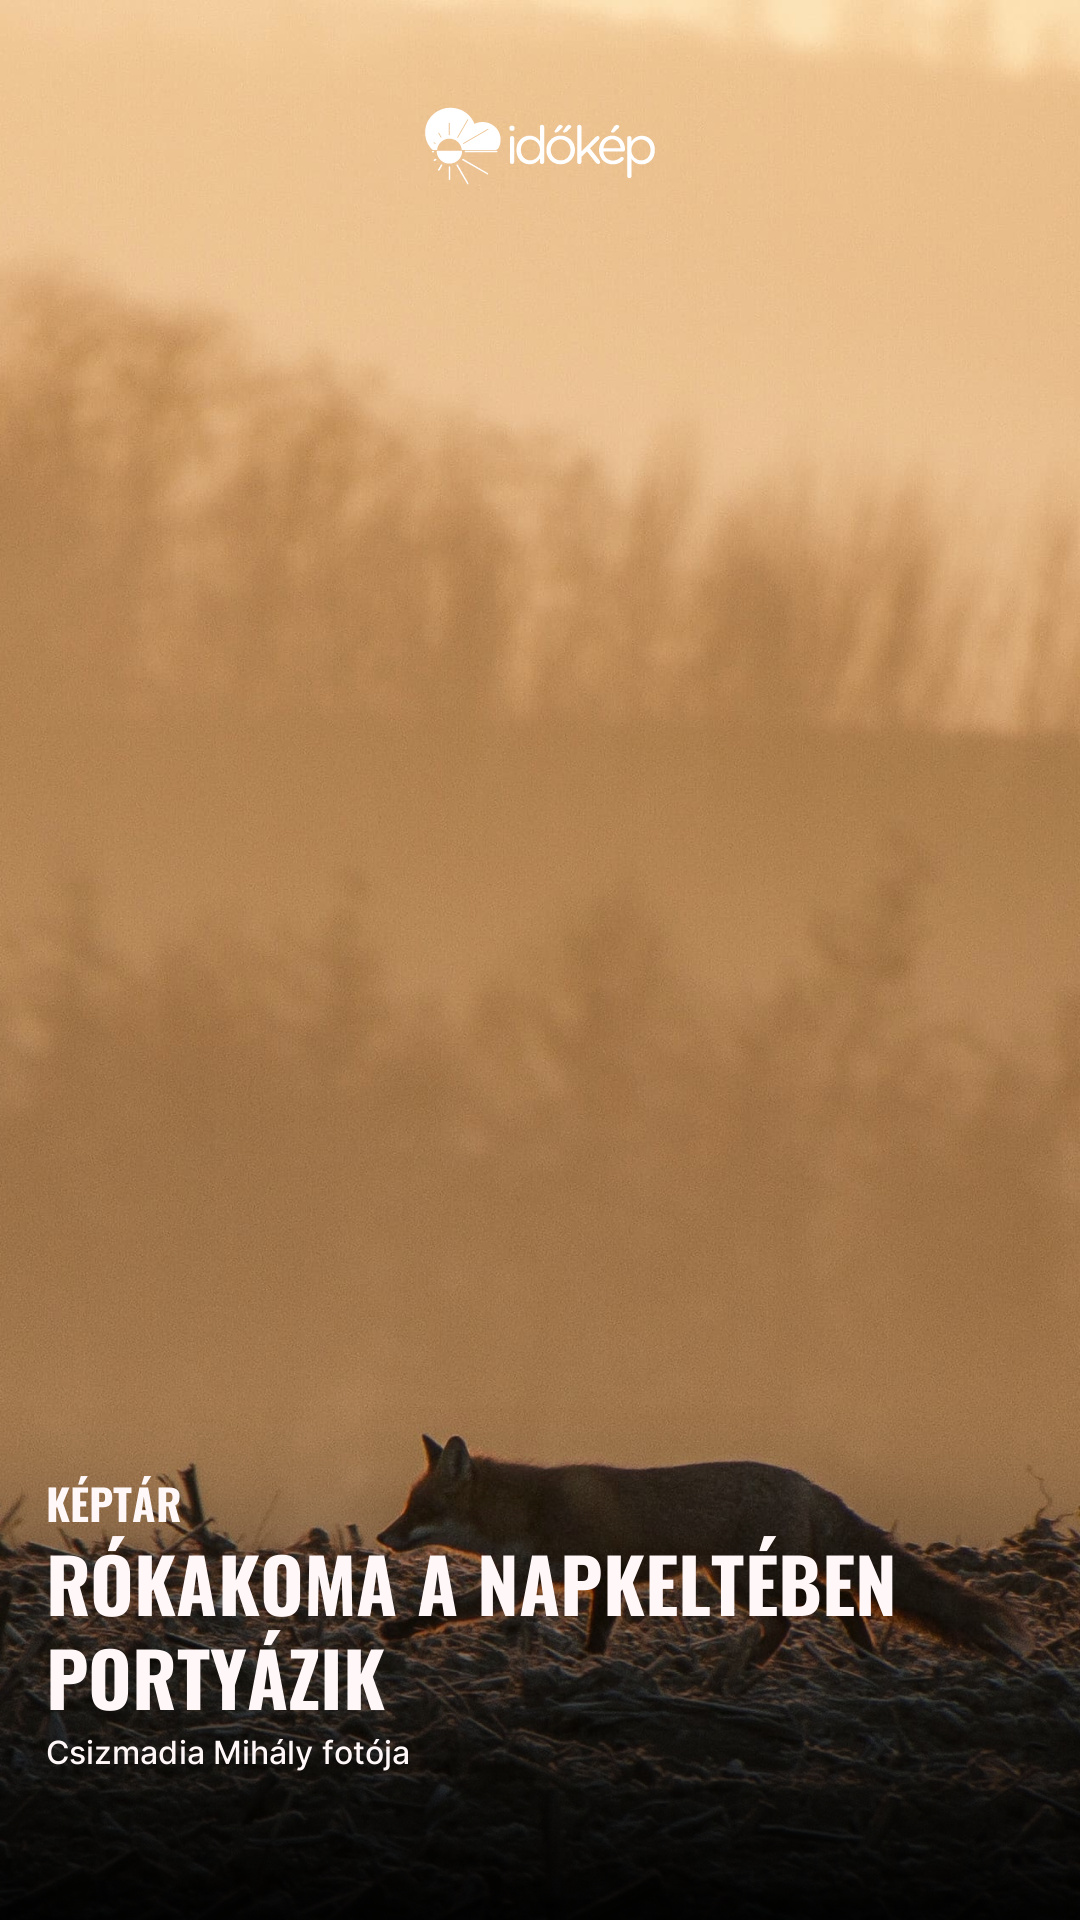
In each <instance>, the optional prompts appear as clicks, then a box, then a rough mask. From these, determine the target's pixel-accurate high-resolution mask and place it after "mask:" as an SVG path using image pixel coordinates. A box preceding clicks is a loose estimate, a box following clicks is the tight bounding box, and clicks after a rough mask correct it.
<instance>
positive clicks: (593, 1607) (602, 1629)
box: [585, 1592, 615, 1653]
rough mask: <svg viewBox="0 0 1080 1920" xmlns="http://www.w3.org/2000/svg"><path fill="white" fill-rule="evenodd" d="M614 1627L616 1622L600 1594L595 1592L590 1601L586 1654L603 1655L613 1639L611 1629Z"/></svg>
mask: <svg viewBox="0 0 1080 1920" xmlns="http://www.w3.org/2000/svg"><path fill="white" fill-rule="evenodd" d="M614 1625H615V1621H614V1619H613V1618H612V1616H611V1614H610V1613H608V1611H607V1609H606V1607H605V1606H604V1604H603V1601H602V1600H601V1597H600V1594H599V1593H598V1592H594V1594H593V1596H592V1599H591V1600H590V1601H589V1629H588V1632H587V1633H586V1635H585V1651H586V1653H603V1651H604V1649H605V1647H606V1646H607V1643H608V1641H609V1640H610V1638H611V1629H612V1627H613V1626H614Z"/></svg>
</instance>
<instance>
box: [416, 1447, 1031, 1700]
mask: <svg viewBox="0 0 1080 1920" xmlns="http://www.w3.org/2000/svg"><path fill="white" fill-rule="evenodd" d="M423 1444H424V1451H425V1454H426V1456H427V1470H426V1472H425V1473H424V1474H422V1476H421V1478H420V1479H419V1480H417V1482H416V1484H415V1486H413V1487H412V1489H411V1491H410V1493H409V1496H408V1499H407V1500H406V1503H405V1507H404V1510H403V1512H402V1513H400V1514H399V1515H398V1518H397V1519H396V1520H394V1521H392V1522H391V1523H390V1525H389V1526H388V1527H386V1528H384V1530H383V1532H382V1533H380V1534H379V1536H378V1538H379V1543H380V1545H381V1546H384V1547H388V1548H390V1549H391V1551H394V1552H406V1551H408V1550H409V1549H410V1548H413V1547H421V1546H423V1547H444V1548H446V1549H447V1550H449V1551H451V1552H455V1553H463V1554H469V1555H472V1556H474V1557H476V1558H479V1557H480V1556H481V1555H484V1554H490V1555H493V1556H495V1557H498V1558H499V1559H500V1560H501V1559H502V1558H503V1557H504V1556H505V1555H507V1554H512V1555H513V1556H514V1562H515V1579H516V1585H515V1591H516V1592H521V1591H522V1587H523V1583H524V1579H525V1576H526V1573H527V1571H528V1566H529V1561H530V1560H531V1558H532V1556H533V1555H534V1554H544V1555H547V1557H548V1558H549V1560H550V1561H551V1562H552V1571H553V1573H554V1572H555V1569H556V1567H557V1566H558V1565H559V1564H560V1563H561V1561H562V1559H563V1557H564V1556H565V1555H567V1554H582V1555H584V1554H588V1555H591V1556H592V1557H593V1558H594V1559H598V1560H600V1561H603V1560H604V1558H605V1556H606V1555H608V1554H618V1555H620V1556H621V1557H622V1558H623V1559H626V1558H627V1557H629V1556H630V1555H632V1554H641V1555H643V1556H645V1559H646V1560H647V1559H648V1556H649V1555H651V1554H671V1555H677V1556H680V1557H681V1556H682V1555H685V1554H692V1555H693V1556H694V1557H695V1559H696V1561H697V1564H698V1566H699V1567H700V1568H701V1570H702V1572H703V1573H704V1574H705V1575H706V1577H708V1578H710V1579H714V1580H715V1581H716V1582H717V1583H718V1581H719V1573H718V1570H717V1569H714V1568H713V1567H711V1566H710V1564H709V1562H710V1558H711V1556H712V1555H713V1554H741V1555H742V1556H743V1559H744V1565H743V1567H742V1568H741V1569H737V1570H736V1575H735V1598H736V1602H737V1604H738V1605H739V1606H741V1607H744V1608H745V1607H747V1606H748V1603H749V1595H748V1588H747V1576H746V1567H745V1561H746V1560H747V1559H748V1558H749V1556H750V1555H751V1554H755V1553H757V1552H758V1551H759V1548H760V1544H761V1540H762V1538H763V1536H765V1535H768V1534H771V1535H773V1536H774V1543H773V1545H772V1547H771V1548H770V1551H772V1552H774V1553H776V1554H778V1555H783V1554H805V1555H808V1556H809V1557H810V1558H812V1559H813V1560H814V1561H815V1562H816V1563H817V1565H818V1566H819V1567H824V1564H825V1560H826V1557H827V1556H828V1555H829V1554H854V1555H859V1554H870V1555H871V1556H873V1558H874V1559H875V1561H878V1560H880V1558H881V1556H882V1555H884V1554H891V1556H892V1562H893V1610H894V1617H896V1618H899V1619H901V1620H903V1621H904V1622H905V1623H906V1624H908V1625H911V1626H914V1627H916V1628H918V1629H921V1630H922V1631H923V1632H925V1633H929V1634H931V1635H933V1636H935V1637H936V1638H938V1639H940V1640H944V1641H949V1642H952V1643H953V1644H955V1645H959V1646H967V1647H975V1648H979V1649H981V1650H982V1651H984V1652H986V1653H990V1654H993V1655H995V1656H998V1657H1001V1656H1003V1655H1006V1654H1017V1655H1020V1656H1023V1655H1024V1654H1026V1653H1027V1652H1028V1651H1029V1649H1030V1646H1031V1639H1030V1635H1029V1634H1028V1632H1027V1630H1026V1628H1025V1627H1024V1625H1023V1622H1022V1620H1021V1619H1020V1617H1019V1614H1018V1612H1017V1611H1016V1609H1015V1608H1014V1607H1013V1606H1012V1605H1010V1604H1009V1603H1008V1602H1006V1601H1003V1600H997V1599H991V1598H989V1597H988V1596H987V1595H985V1594H982V1593H977V1592H976V1591H975V1590H974V1589H973V1588H971V1587H969V1586H966V1585H965V1584H964V1583H963V1582H962V1581H960V1580H955V1579H953V1578H952V1577H951V1576H950V1575H948V1574H945V1573H939V1572H938V1571H937V1569H936V1568H935V1567H932V1566H931V1565H930V1564H929V1563H928V1562H927V1561H925V1560H923V1559H921V1558H920V1557H919V1556H918V1555H917V1554H915V1553H911V1552H909V1551H908V1550H907V1549H906V1548H903V1547H900V1546H899V1545H898V1544H897V1543H896V1541H894V1540H893V1539H892V1538H891V1536H890V1535H889V1534H888V1533H886V1532H885V1531H884V1530H883V1529H882V1528H880V1527H876V1526H874V1525H872V1523H871V1522H870V1521H869V1520H863V1519H861V1518H860V1516H859V1515H858V1514H857V1513H853V1512H852V1510H851V1508H850V1507H848V1506H845V1504H844V1502H843V1501H842V1500H841V1499H840V1498H839V1496H838V1495H837V1494H835V1493H829V1492H828V1491H827V1490H826V1488H824V1487H819V1486H816V1485H815V1483H814V1482H813V1481H812V1480H807V1479H806V1478H805V1477H804V1476H803V1475H802V1474H801V1473H796V1472H794V1471H793V1470H792V1469H791V1468H790V1467H774V1466H767V1465H764V1464H763V1463H762V1462H760V1461H757V1460H714V1461H705V1462H701V1463H699V1464H697V1465H693V1466H682V1467H605V1466H565V1467H536V1466H528V1465H521V1464H518V1463H515V1462H513V1461H508V1460H494V1459H490V1458H488V1457H486V1456H485V1455H482V1454H477V1455H474V1454H471V1453H470V1452H469V1449H468V1447H467V1446H466V1445H465V1442H464V1440H462V1439H461V1438H460V1436H459V1435H456V1434H455V1435H454V1437H453V1438H452V1439H450V1440H448V1441H447V1442H446V1445H445V1446H440V1445H439V1443H438V1441H437V1440H433V1439H431V1437H430V1435H428V1434H424V1435H423ZM480 1601H481V1589H480V1587H479V1586H476V1587H472V1588H470V1589H469V1591H468V1592H467V1593H466V1594H464V1595H463V1596H462V1597H461V1598H460V1599H459V1600H458V1602H457V1615H456V1618H457V1619H459V1620H469V1619H477V1618H479V1615H480ZM837 1617H838V1618H839V1621H840V1625H841V1626H842V1627H843V1628H844V1631H845V1632H846V1633H847V1635H848V1636H849V1638H850V1639H851V1640H852V1641H853V1642H854V1645H855V1647H856V1648H857V1649H858V1651H859V1652H860V1653H872V1652H873V1651H874V1639H873V1635H872V1633H871V1631H870V1628H869V1626H868V1625H867V1622H866V1620H865V1619H864V1618H863V1616H862V1615H861V1614H858V1613H855V1614H847V1615H840V1616H837ZM445 1624H447V1623H446V1621H445V1620H444V1619H443V1618H438V1619H435V1618H429V1617H426V1616H425V1617H421V1616H420V1615H419V1614H410V1615H403V1616H399V1617H397V1618H394V1619H390V1620H386V1621H384V1622H383V1625H382V1629H381V1631H382V1633H383V1636H384V1637H385V1638H386V1639H387V1640H403V1639H407V1638H408V1637H409V1636H410V1635H411V1634H414V1633H420V1632H423V1631H425V1630H427V1629H431V1628H434V1627H440V1626H443V1625H445ZM614 1624H615V1621H614V1619H613V1618H612V1616H611V1615H609V1614H608V1613H607V1611H606V1610H605V1607H604V1601H603V1598H602V1596H601V1593H600V1591H599V1589H595V1590H594V1591H593V1593H592V1595H591V1600H590V1611H589V1621H588V1628H587V1631H586V1636H585V1650H586V1652H587V1653H592V1654H601V1653H603V1652H604V1649H605V1647H606V1646H607V1643H608V1639H609V1637H610V1635H611V1631H612V1628H613V1626H614ZM791 1625H792V1622H791V1620H790V1618H788V1617H786V1616H784V1615H776V1616H774V1617H771V1618H768V1619H765V1620H764V1621H763V1622H762V1632H761V1640H760V1644H759V1646H758V1647H757V1649H756V1650H755V1654H754V1656H753V1658H754V1660H755V1662H756V1663H757V1664H762V1663H763V1662H764V1661H766V1660H768V1659H770V1658H771V1656H772V1655H773V1654H774V1653H775V1652H776V1650H777V1648H778V1647H779V1646H780V1645H781V1644H782V1642H783V1641H784V1639H785V1638H786V1636H787V1633H788V1631H789V1629H790V1627H791Z"/></svg>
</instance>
